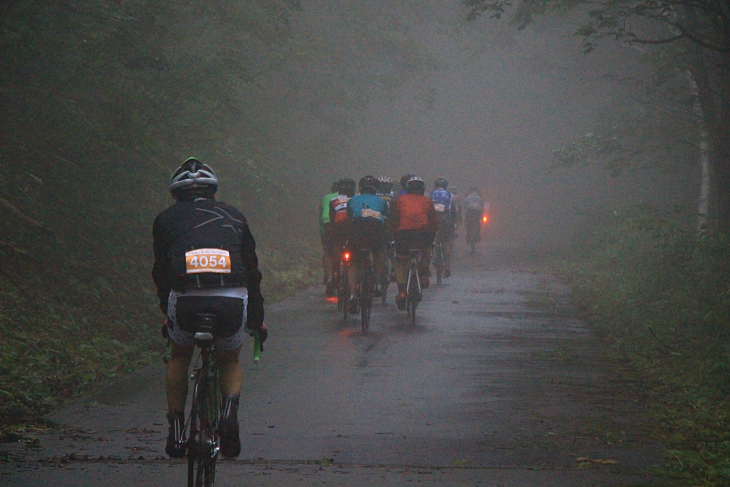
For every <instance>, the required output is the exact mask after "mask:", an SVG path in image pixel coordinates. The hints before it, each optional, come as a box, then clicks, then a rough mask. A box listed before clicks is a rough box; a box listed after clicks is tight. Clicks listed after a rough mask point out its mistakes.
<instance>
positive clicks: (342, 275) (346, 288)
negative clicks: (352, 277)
mask: <svg viewBox="0 0 730 487" xmlns="http://www.w3.org/2000/svg"><path fill="white" fill-rule="evenodd" d="M350 257H351V254H350V251H349V250H343V251H342V253H341V258H340V266H339V269H338V271H337V309H338V310H339V311H341V312H342V319H343V320H344V321H347V313H348V312H349V301H350V283H349V282H348V278H347V276H348V273H349V272H350Z"/></svg>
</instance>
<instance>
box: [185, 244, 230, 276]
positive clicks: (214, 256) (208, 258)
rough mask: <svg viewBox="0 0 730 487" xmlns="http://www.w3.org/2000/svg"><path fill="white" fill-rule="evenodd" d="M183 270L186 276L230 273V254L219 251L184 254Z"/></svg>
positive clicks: (209, 250) (205, 250)
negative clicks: (203, 273)
mask: <svg viewBox="0 0 730 487" xmlns="http://www.w3.org/2000/svg"><path fill="white" fill-rule="evenodd" d="M185 268H186V270H187V273H188V274H196V273H198V272H217V273H220V274H230V273H231V254H230V253H228V251H227V250H221V249H197V250H191V251H189V252H185Z"/></svg>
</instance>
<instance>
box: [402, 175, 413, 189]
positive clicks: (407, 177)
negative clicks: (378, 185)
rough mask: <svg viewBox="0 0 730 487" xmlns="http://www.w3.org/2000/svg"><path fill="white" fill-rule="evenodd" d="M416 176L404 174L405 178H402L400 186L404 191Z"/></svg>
mask: <svg viewBox="0 0 730 487" xmlns="http://www.w3.org/2000/svg"><path fill="white" fill-rule="evenodd" d="M413 176H415V174H411V173H408V174H404V175H403V177H401V178H400V185H401V187H402V188H403V189H406V184H407V183H408V180H409V179H411V178H412V177H413Z"/></svg>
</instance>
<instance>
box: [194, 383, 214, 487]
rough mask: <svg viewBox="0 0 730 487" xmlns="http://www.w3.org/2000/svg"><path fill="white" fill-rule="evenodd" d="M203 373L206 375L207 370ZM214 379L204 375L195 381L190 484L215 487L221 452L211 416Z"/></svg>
mask: <svg viewBox="0 0 730 487" xmlns="http://www.w3.org/2000/svg"><path fill="white" fill-rule="evenodd" d="M201 374H203V375H206V374H207V371H202V372H201ZM210 392H211V391H210V383H209V378H208V377H203V378H202V379H201V380H200V382H199V383H198V384H196V385H195V391H194V393H193V404H192V407H191V410H190V437H189V440H188V487H214V485H215V461H216V458H217V456H218V451H217V444H218V440H217V438H216V431H215V429H216V428H215V424H214V421H213V420H212V418H211V414H216V413H215V412H211V408H210Z"/></svg>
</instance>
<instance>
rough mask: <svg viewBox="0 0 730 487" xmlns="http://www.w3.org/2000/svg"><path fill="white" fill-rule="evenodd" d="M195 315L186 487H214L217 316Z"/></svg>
mask: <svg viewBox="0 0 730 487" xmlns="http://www.w3.org/2000/svg"><path fill="white" fill-rule="evenodd" d="M195 316H196V319H197V324H196V328H195V330H196V331H195V335H194V338H195V345H196V346H197V347H198V349H199V350H200V353H199V355H198V360H197V361H196V363H195V365H194V366H193V373H192V374H191V375H190V379H191V380H192V381H193V397H192V401H191V403H190V414H189V415H188V421H187V424H186V426H185V429H186V431H187V433H188V434H187V438H188V440H187V457H188V487H213V486H214V485H215V465H216V460H217V458H218V453H219V452H220V430H219V428H218V422H219V419H220V413H221V404H222V393H221V388H220V377H219V374H218V366H217V364H216V362H215V345H214V343H215V337H214V335H213V330H214V329H215V325H216V323H217V316H216V315H215V314H212V313H196V315H195ZM252 335H253V337H254V351H253V361H254V363H258V362H259V359H260V356H261V350H262V347H261V339H260V336H259V334H258V332H253V333H252ZM188 428H189V429H188Z"/></svg>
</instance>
